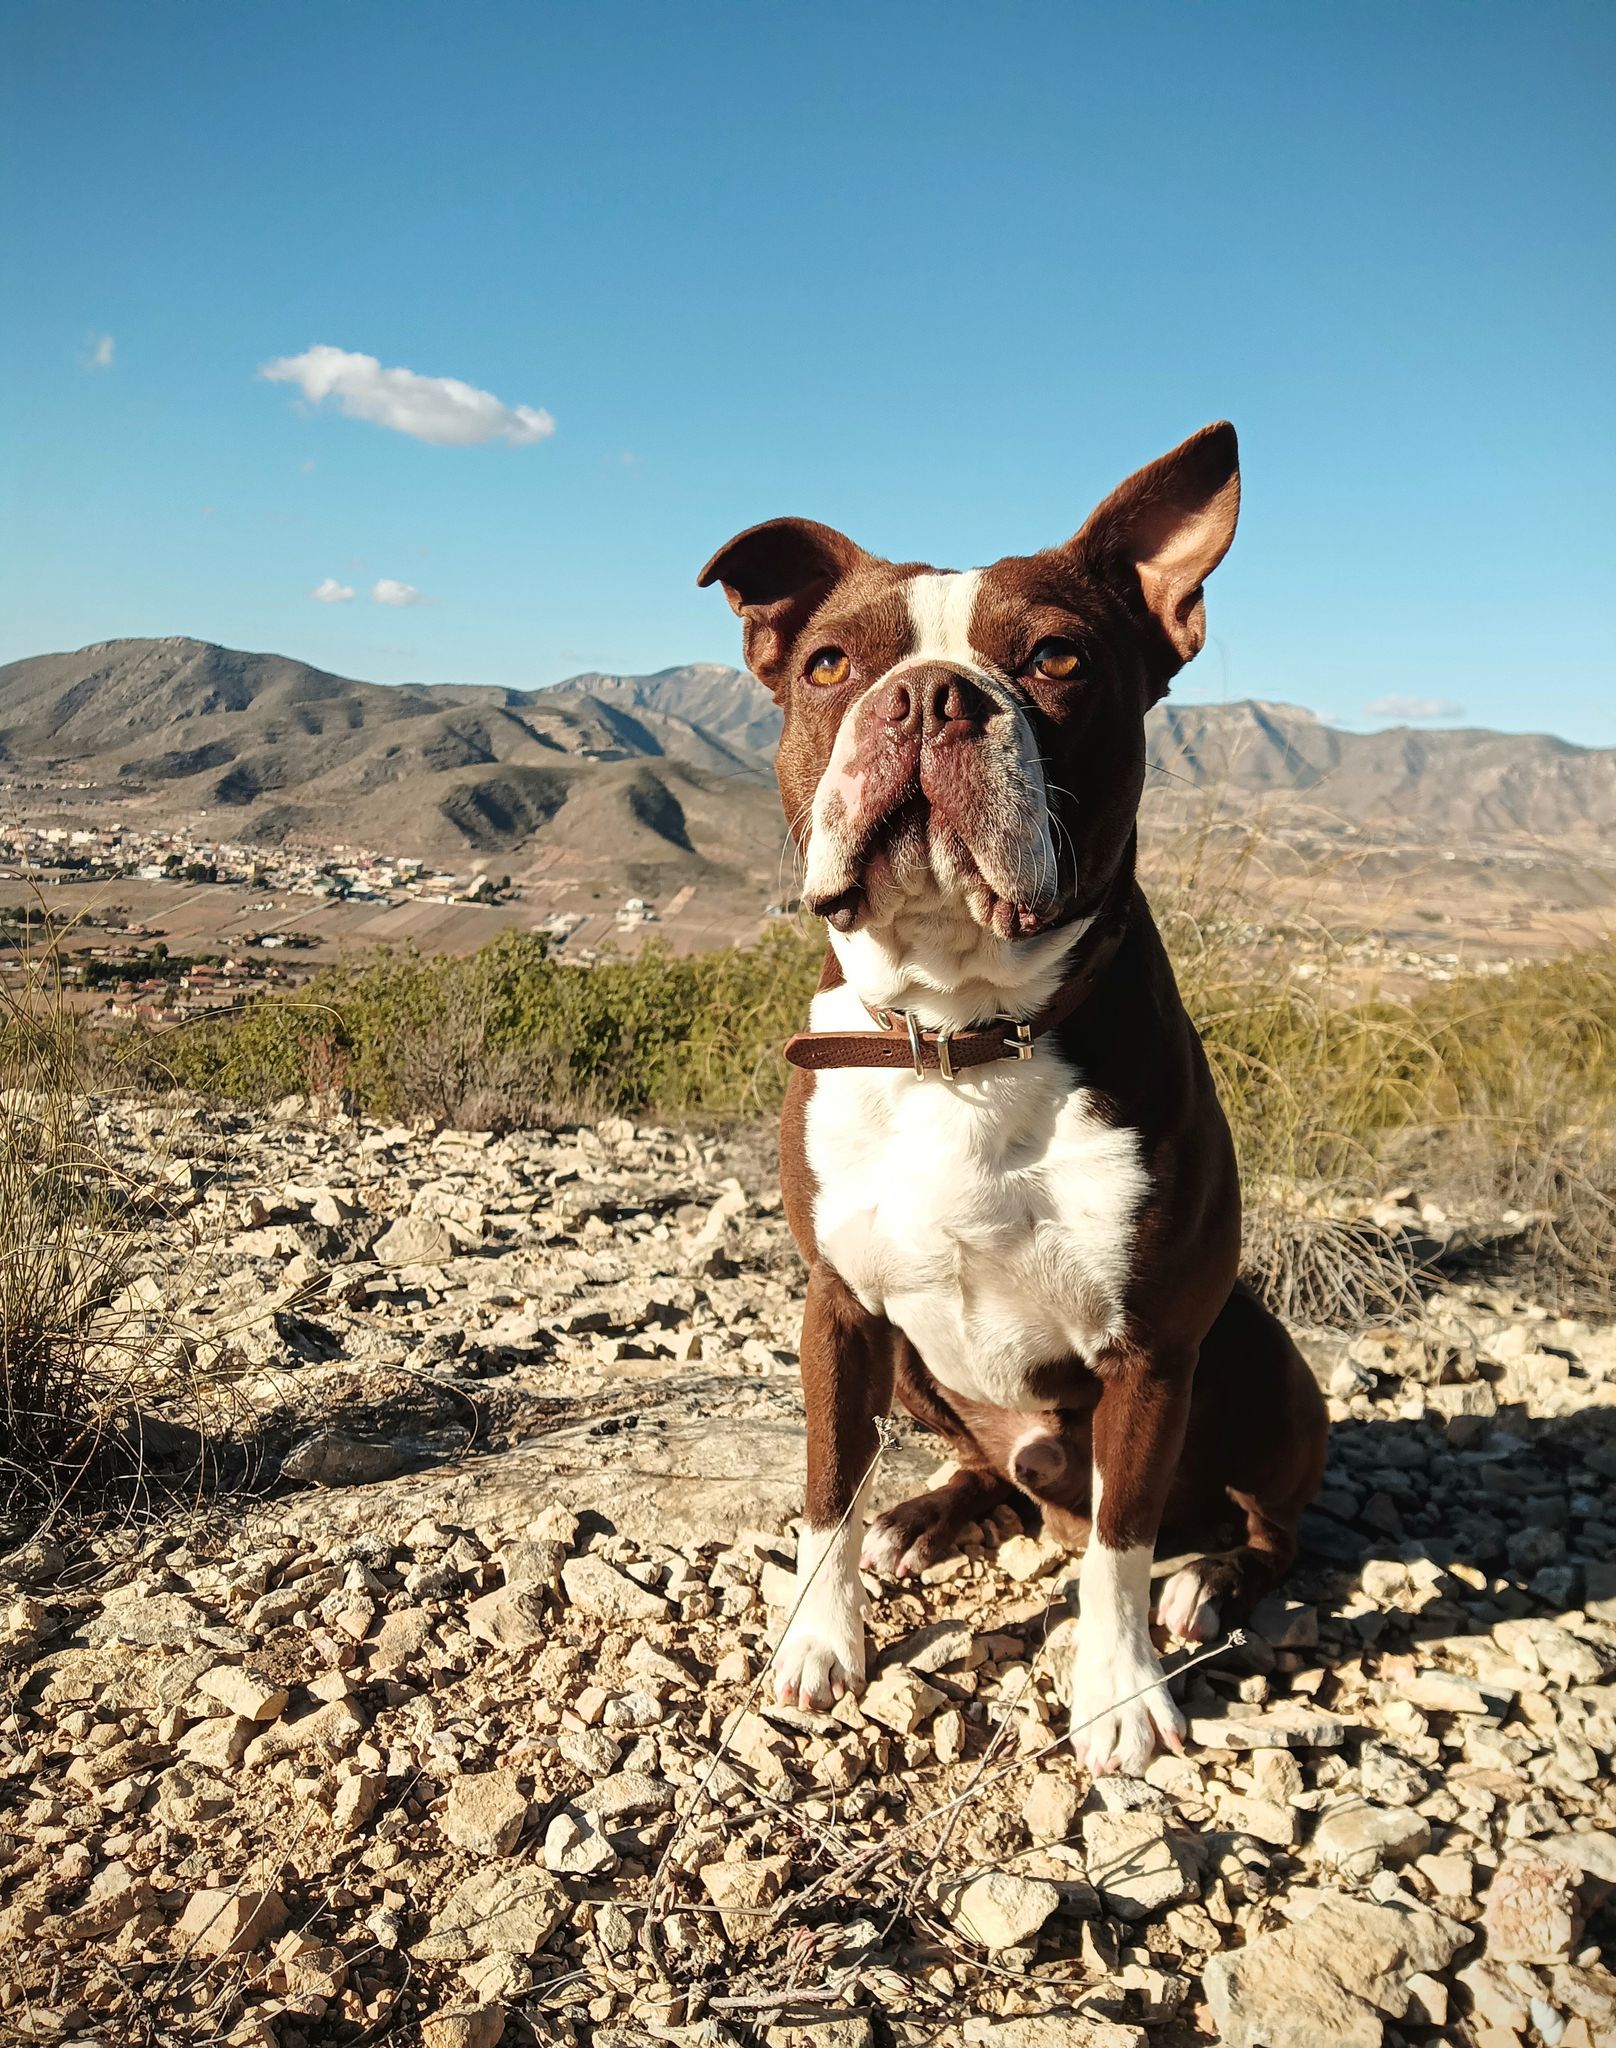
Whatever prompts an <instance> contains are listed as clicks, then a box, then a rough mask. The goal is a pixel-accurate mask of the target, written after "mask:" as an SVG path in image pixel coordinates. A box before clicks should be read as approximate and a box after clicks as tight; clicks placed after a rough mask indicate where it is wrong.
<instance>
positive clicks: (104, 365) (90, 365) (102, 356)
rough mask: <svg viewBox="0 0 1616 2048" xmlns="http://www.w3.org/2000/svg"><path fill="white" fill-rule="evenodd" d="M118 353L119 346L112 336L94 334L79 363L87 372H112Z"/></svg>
mask: <svg viewBox="0 0 1616 2048" xmlns="http://www.w3.org/2000/svg"><path fill="white" fill-rule="evenodd" d="M117 352H118V344H117V342H116V341H114V339H113V338H112V336H111V335H110V334H92V335H91V336H90V340H89V345H88V346H87V347H86V349H85V351H84V353H83V355H81V356H80V357H79V361H80V362H81V363H82V364H83V365H84V367H85V369H87V370H110V369H111V368H112V359H113V357H114V356H115V355H116V354H117Z"/></svg>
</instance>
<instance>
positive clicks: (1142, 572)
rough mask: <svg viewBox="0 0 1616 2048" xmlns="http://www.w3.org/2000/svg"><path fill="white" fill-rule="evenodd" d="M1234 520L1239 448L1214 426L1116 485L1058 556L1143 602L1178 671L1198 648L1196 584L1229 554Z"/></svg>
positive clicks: (1201, 618) (1202, 629) (1201, 627)
mask: <svg viewBox="0 0 1616 2048" xmlns="http://www.w3.org/2000/svg"><path fill="white" fill-rule="evenodd" d="M1239 516H1240V449H1239V445H1238V443H1237V442H1236V440H1235V432H1234V428H1233V427H1231V426H1230V424H1229V422H1228V421H1227V420H1219V421H1218V423H1217V424H1216V425H1215V426H1210V427H1203V428H1202V429H1201V431H1200V432H1199V433H1198V434H1192V435H1191V436H1190V438H1189V439H1188V440H1187V441H1185V442H1183V443H1182V444H1181V445H1180V446H1179V447H1177V448H1175V449H1174V450H1173V452H1172V453H1171V454H1170V455H1164V456H1162V458H1161V460H1160V461H1159V462H1152V463H1149V464H1147V465H1146V467H1145V468H1143V469H1141V470H1138V471H1136V472H1135V473H1134V475H1132V476H1131V477H1129V479H1128V481H1127V482H1126V483H1125V484H1119V485H1118V486H1117V488H1116V489H1115V490H1114V491H1113V492H1112V493H1111V495H1110V497H1109V498H1107V499H1106V501H1105V503H1104V504H1103V505H1101V506H1099V507H1098V508H1097V510H1095V511H1094V512H1092V513H1091V514H1090V515H1089V518H1088V521H1087V523H1086V524H1085V525H1084V527H1083V529H1082V531H1081V532H1080V533H1077V534H1074V535H1073V537H1072V538H1071V539H1070V540H1069V541H1068V542H1067V543H1066V548H1065V550H1064V552H1067V553H1071V554H1075V555H1081V556H1082V558H1083V561H1084V563H1085V565H1086V566H1087V567H1088V568H1090V569H1091V570H1092V571H1093V572H1094V573H1096V574H1097V575H1099V576H1100V577H1102V578H1103V579H1104V580H1105V581H1106V582H1109V583H1112V584H1115V585H1119V586H1120V587H1121V588H1122V590H1123V592H1124V594H1125V595H1126V596H1127V597H1128V598H1129V600H1130V602H1134V603H1138V602H1140V601H1143V604H1144V606H1145V609H1146V611H1148V612H1149V613H1150V614H1151V615H1152V616H1153V617H1154V618H1155V620H1156V622H1157V623H1158V625H1160V627H1161V629H1162V631H1163V632H1164V633H1165V634H1166V635H1167V639H1168V642H1169V645H1170V646H1171V648H1172V650H1173V652H1174V653H1175V654H1176V655H1177V657H1178V659H1177V661H1175V662H1173V663H1172V667H1173V668H1178V667H1179V666H1181V665H1182V664H1183V663H1184V662H1186V661H1190V660H1193V658H1194V657H1195V656H1196V655H1197V654H1199V653H1200V651H1201V649H1202V648H1203V647H1204V646H1205V645H1206V604H1205V602H1204V600H1203V598H1202V595H1201V585H1202V584H1203V583H1204V582H1205V581H1206V579H1207V577H1208V576H1210V575H1211V574H1212V571H1213V570H1214V569H1215V568H1216V567H1217V566H1218V564H1219V562H1221V561H1222V560H1223V558H1224V556H1225V555H1226V554H1227V553H1228V552H1229V543H1230V541H1232V540H1233V539H1234V528H1235V521H1236V520H1237V519H1238V518H1239Z"/></svg>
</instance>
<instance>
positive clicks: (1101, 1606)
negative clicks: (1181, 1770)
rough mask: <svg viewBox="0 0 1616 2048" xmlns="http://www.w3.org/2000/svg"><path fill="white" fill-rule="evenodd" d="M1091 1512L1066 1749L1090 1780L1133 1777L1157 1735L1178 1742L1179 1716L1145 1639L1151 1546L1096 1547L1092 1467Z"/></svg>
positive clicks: (1096, 1495) (1181, 1727)
mask: <svg viewBox="0 0 1616 2048" xmlns="http://www.w3.org/2000/svg"><path fill="white" fill-rule="evenodd" d="M1091 1508H1092V1512H1093V1515H1094V1518H1095V1530H1096V1534H1095V1535H1094V1536H1093V1537H1091V1539H1090V1541H1089V1546H1088V1548H1087V1550H1085V1551H1084V1553H1083V1562H1082V1565H1081V1566H1080V1567H1079V1570H1078V1580H1077V1599H1078V1623H1077V1657H1076V1662H1075V1663H1074V1665H1073V1667H1072V1747H1073V1750H1074V1751H1075V1753H1076V1755H1077V1759H1078V1762H1079V1763H1081V1764H1083V1765H1084V1766H1085V1767H1086V1768H1087V1769H1088V1770H1089V1771H1090V1772H1091V1773H1093V1775H1094V1776H1096V1777H1101V1776H1104V1775H1105V1774H1106V1773H1107V1772H1108V1771H1122V1772H1125V1773H1126V1774H1127V1775H1128V1776H1130V1777H1137V1776H1138V1774H1139V1773H1140V1772H1141V1771H1142V1770H1143V1769H1144V1768H1145V1765H1146V1764H1147V1763H1149V1761H1150V1757H1151V1752H1152V1751H1153V1750H1154V1749H1155V1747H1156V1741H1157V1737H1158V1736H1160V1737H1161V1739H1162V1740H1163V1741H1165V1742H1167V1743H1169V1744H1170V1745H1171V1746H1173V1747H1175V1748H1177V1747H1178V1746H1179V1745H1180V1744H1181V1742H1182V1738H1183V1734H1184V1717H1183V1716H1182V1714H1180V1713H1179V1711H1178V1709H1177V1707H1175V1706H1174V1705H1173V1702H1172V1699H1171V1697H1170V1696H1169V1694H1168V1691H1167V1684H1166V1679H1165V1677H1164V1675H1163V1672H1162V1668H1161V1660H1160V1659H1159V1658H1158V1657H1157V1655H1156V1651H1155V1648H1154V1646H1153V1645H1152V1643H1151V1640H1150V1561H1151V1555H1152V1546H1151V1545H1150V1544H1148V1543H1140V1544H1135V1545H1134V1546H1133V1547H1132V1548H1131V1549H1128V1550H1112V1549H1110V1548H1108V1547H1107V1545H1105V1544H1103V1543H1102V1542H1101V1541H1100V1539H1099V1535H1098V1533H1097V1532H1098V1528H1099V1512H1100V1474H1099V1471H1098V1469H1096V1470H1095V1472H1094V1476H1093V1493H1092V1496H1091ZM1135 1694H1137V1695H1138V1697H1137V1698H1136V1697H1133V1695H1135Z"/></svg>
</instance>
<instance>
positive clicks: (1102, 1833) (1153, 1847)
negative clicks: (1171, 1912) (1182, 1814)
mask: <svg viewBox="0 0 1616 2048" xmlns="http://www.w3.org/2000/svg"><path fill="white" fill-rule="evenodd" d="M1083 1848H1084V1853H1085V1857H1086V1860H1087V1865H1088V1874H1089V1879H1090V1881H1091V1883H1092V1884H1093V1885H1094V1887H1095V1889H1096V1890H1097V1891H1098V1892H1099V1894H1100V1898H1101V1901H1102V1903H1103V1904H1104V1906H1105V1910H1106V1911H1107V1912H1108V1913H1114V1914H1115V1915H1116V1916H1117V1918H1118V1919H1119V1920H1148V1919H1149V1918H1150V1916H1151V1915H1152V1914H1153V1913H1161V1912H1165V1911H1166V1909H1167V1908H1168V1907H1169V1906H1177V1905H1179V1904H1181V1903H1182V1902H1183V1901H1184V1900H1185V1899H1190V1898H1193V1897H1194V1896H1195V1891H1196V1883H1195V1877H1194V1874H1193V1871H1192V1869H1191V1867H1190V1865H1189V1863H1188V1860H1187V1858H1186V1857H1185V1856H1184V1854H1183V1853H1182V1852H1181V1850H1180V1849H1179V1847H1178V1845H1177V1843H1176V1842H1175V1840H1174V1837H1173V1834H1172V1831H1171V1830H1170V1829H1169V1827H1168V1825H1167V1822H1166V1820H1165V1819H1164V1818H1163V1817H1162V1815H1161V1814H1159V1813H1086V1814H1085V1815H1084V1816H1083Z"/></svg>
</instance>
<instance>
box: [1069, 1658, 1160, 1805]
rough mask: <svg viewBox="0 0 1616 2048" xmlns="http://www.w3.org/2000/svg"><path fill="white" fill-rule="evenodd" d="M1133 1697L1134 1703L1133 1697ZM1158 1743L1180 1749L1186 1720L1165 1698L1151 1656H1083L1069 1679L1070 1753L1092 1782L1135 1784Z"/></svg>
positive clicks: (1156, 1662) (1158, 1663) (1157, 1662)
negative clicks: (1111, 1779)
mask: <svg viewBox="0 0 1616 2048" xmlns="http://www.w3.org/2000/svg"><path fill="white" fill-rule="evenodd" d="M1135 1695H1137V1697H1135ZM1158 1742H1161V1743H1163V1744H1164V1745H1165V1746H1166V1747H1167V1748H1168V1749H1175V1750H1181V1749H1182V1748H1183V1747H1184V1716H1183V1715H1182V1714H1181V1713H1180V1712H1179V1711H1178V1709H1177V1707H1175V1706H1174V1705H1173V1702H1172V1699H1171V1698H1170V1697H1169V1695H1168V1691H1167V1680H1166V1677H1165V1676H1164V1674H1163V1672H1162V1668H1161V1664H1160V1662H1159V1661H1158V1659H1157V1657H1156V1655H1155V1653H1154V1651H1152V1650H1149V1649H1148V1648H1144V1649H1139V1650H1135V1651H1132V1652H1129V1651H1127V1650H1124V1649H1120V1648H1119V1649H1118V1650H1116V1651H1114V1652H1112V1653H1110V1654H1105V1655H1101V1654H1096V1655H1094V1656H1085V1655H1084V1652H1083V1648H1082V1645H1081V1643H1080V1644H1079V1646H1078V1652H1077V1663H1076V1667H1075V1668H1074V1670H1073V1673H1072V1750H1073V1753H1074V1755H1075V1756H1076V1758H1077V1761H1078V1763H1079V1764H1080V1765H1081V1766H1082V1768H1083V1769H1084V1770H1086V1771H1087V1772H1088V1773H1089V1775H1090V1776H1091V1777H1094V1778H1104V1777H1108V1776H1110V1775H1112V1774H1113V1773H1120V1774H1121V1775H1122V1776H1124V1777H1129V1778H1137V1777H1138V1776H1139V1774H1140V1772H1141V1771H1143V1769H1144V1768H1145V1765H1146V1764H1148V1763H1149V1762H1150V1759H1151V1756H1152V1755H1153V1754H1154V1752H1155V1749H1156V1745H1157V1743H1158Z"/></svg>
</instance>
